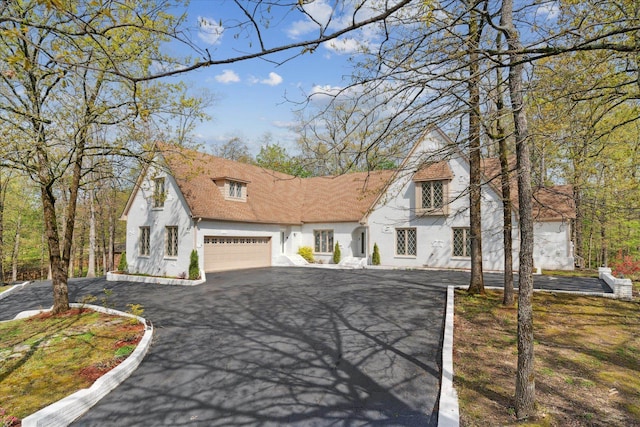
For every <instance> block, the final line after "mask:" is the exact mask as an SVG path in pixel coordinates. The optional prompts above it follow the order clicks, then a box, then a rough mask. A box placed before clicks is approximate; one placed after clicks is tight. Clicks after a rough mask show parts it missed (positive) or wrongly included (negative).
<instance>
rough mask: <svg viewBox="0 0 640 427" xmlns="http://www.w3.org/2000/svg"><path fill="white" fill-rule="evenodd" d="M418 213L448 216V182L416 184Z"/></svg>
mask: <svg viewBox="0 0 640 427" xmlns="http://www.w3.org/2000/svg"><path fill="white" fill-rule="evenodd" d="M415 185H416V213H417V214H418V215H447V214H448V210H449V209H448V206H449V201H448V197H447V193H448V187H449V185H448V181H446V180H438V181H422V182H416V183H415Z"/></svg>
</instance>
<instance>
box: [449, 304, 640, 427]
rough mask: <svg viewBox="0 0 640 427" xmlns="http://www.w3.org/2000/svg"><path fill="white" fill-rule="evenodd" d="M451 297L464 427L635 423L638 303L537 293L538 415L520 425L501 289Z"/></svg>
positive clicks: (639, 370) (639, 375) (512, 346)
mask: <svg viewBox="0 0 640 427" xmlns="http://www.w3.org/2000/svg"><path fill="white" fill-rule="evenodd" d="M455 298H456V300H455V307H456V308H455V331H454V373H455V377H454V387H455V388H456V390H457V392H458V396H459V399H460V422H461V425H462V426H487V425H492V426H494V425H495V426H498V425H540V426H603V427H604V426H629V427H631V426H640V334H639V333H638V331H640V303H638V302H635V301H633V302H624V301H618V300H613V299H609V298H598V297H585V296H575V295H566V294H554V293H543V292H540V293H535V294H534V339H535V375H536V402H537V414H538V415H537V417H536V419H533V420H528V421H527V422H524V423H518V422H517V420H516V418H515V410H514V394H515V377H516V365H517V341H516V331H517V312H516V308H515V307H507V308H505V307H503V306H502V305H501V302H502V293H501V292H499V291H490V292H488V293H487V296H486V297H482V296H468V295H467V294H466V292H464V291H458V292H456V297H455Z"/></svg>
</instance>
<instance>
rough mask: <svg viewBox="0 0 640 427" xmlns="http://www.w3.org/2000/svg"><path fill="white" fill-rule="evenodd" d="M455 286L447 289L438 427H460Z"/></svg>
mask: <svg viewBox="0 0 640 427" xmlns="http://www.w3.org/2000/svg"><path fill="white" fill-rule="evenodd" d="M454 295H455V286H448V287H447V308H446V312H445V318H444V337H443V340H442V380H441V382H440V409H439V412H438V427H458V426H459V425H460V407H459V404H458V393H457V392H456V389H455V388H454V387H453V314H454Z"/></svg>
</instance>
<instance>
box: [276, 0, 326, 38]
mask: <svg viewBox="0 0 640 427" xmlns="http://www.w3.org/2000/svg"><path fill="white" fill-rule="evenodd" d="M302 8H303V9H304V11H305V12H306V13H307V14H308V15H309V16H311V17H312V18H313V19H311V18H309V16H305V17H304V19H301V20H298V21H295V22H294V23H293V24H291V27H290V28H289V29H288V30H287V35H288V36H289V37H290V38H292V39H296V38H298V37H300V36H303V35H305V34H308V33H310V32H312V31H314V30H317V29H319V28H320V27H319V26H318V24H320V25H321V26H322V27H326V26H327V24H328V23H329V21H330V20H331V19H332V15H333V7H332V6H331V5H329V4H327V2H326V0H316V1H314V2H312V3H307V4H304V5H303V6H302ZM314 21H315V22H314Z"/></svg>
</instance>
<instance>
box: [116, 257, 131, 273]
mask: <svg viewBox="0 0 640 427" xmlns="http://www.w3.org/2000/svg"><path fill="white" fill-rule="evenodd" d="M127 270H129V266H128V265H127V253H126V252H122V255H120V262H118V271H121V272H123V273H126V272H127Z"/></svg>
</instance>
